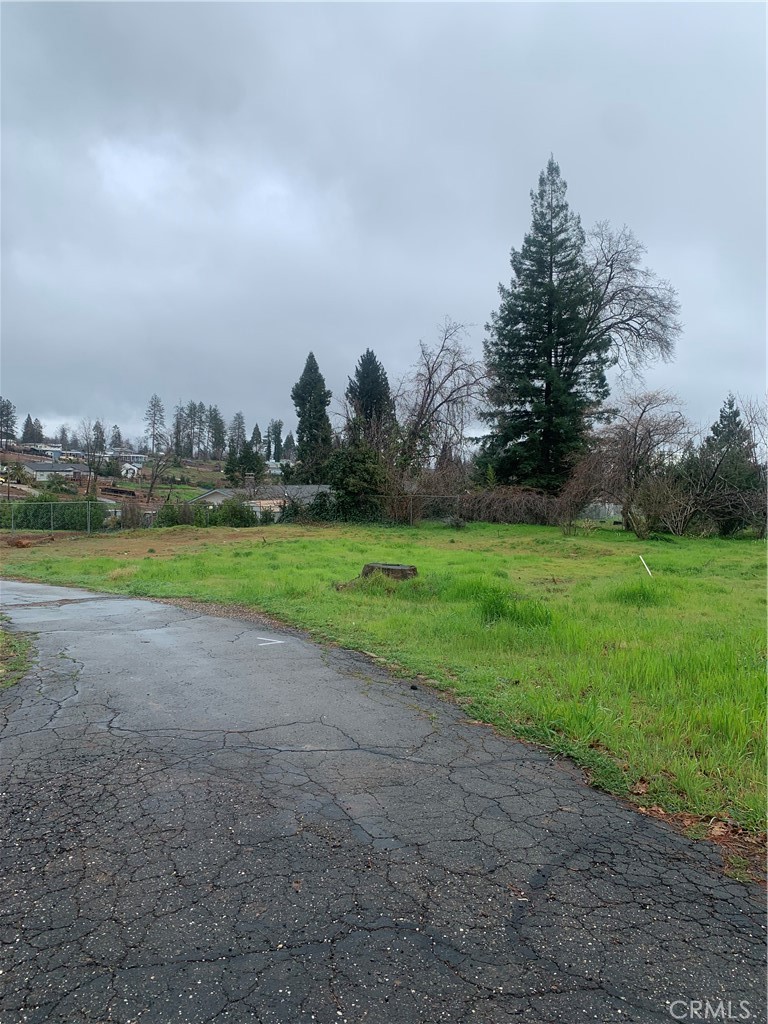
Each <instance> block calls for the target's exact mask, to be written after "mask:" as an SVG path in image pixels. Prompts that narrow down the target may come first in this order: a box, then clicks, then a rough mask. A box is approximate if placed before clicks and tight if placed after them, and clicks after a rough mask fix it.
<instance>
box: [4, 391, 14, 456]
mask: <svg viewBox="0 0 768 1024" xmlns="http://www.w3.org/2000/svg"><path fill="white" fill-rule="evenodd" d="M16 429H17V428H16V406H15V405H14V404H13V402H12V401H11V400H10V399H9V398H0V443H2V444H3V445H4V447H6V448H7V447H8V442H9V441H15V440H16Z"/></svg>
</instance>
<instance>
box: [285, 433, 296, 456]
mask: <svg viewBox="0 0 768 1024" xmlns="http://www.w3.org/2000/svg"><path fill="white" fill-rule="evenodd" d="M295 458H296V441H295V439H294V436H293V433H292V432H291V431H290V430H289V431H288V433H287V434H286V435H285V440H284V441H283V459H284V460H285V461H287V462H293V460H294V459H295Z"/></svg>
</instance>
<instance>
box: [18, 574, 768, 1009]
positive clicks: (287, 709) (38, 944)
mask: <svg viewBox="0 0 768 1024" xmlns="http://www.w3.org/2000/svg"><path fill="white" fill-rule="evenodd" d="M2 590H3V602H4V606H5V611H6V614H8V615H9V616H10V618H11V621H12V627H11V628H13V629H16V630H23V631H34V632H35V633H36V634H37V647H38V654H39V656H38V659H37V663H36V665H35V667H34V669H33V671H32V672H31V673H30V674H29V675H28V676H27V678H26V679H25V680H23V681H22V682H21V683H19V684H18V685H17V686H16V687H14V688H12V689H10V690H7V691H3V692H2V694H0V706H1V708H2V713H1V714H0V725H2V733H1V742H0V755H1V761H0V770H1V771H2V792H3V802H2V807H3V825H4V831H3V836H4V838H3V843H2V851H1V852H0V892H1V896H2V898H1V899H0V923H1V925H2V931H1V932H0V939H1V940H2V942H3V946H4V951H3V954H2V970H3V975H2V978H1V979H0V980H2V981H3V982H4V986H3V990H2V996H1V998H0V1019H1V1020H2V1022H3V1024H17V1022H18V1024H38V1022H39V1024H42V1022H54V1024H80V1022H84V1021H95V1022H99V1024H107V1022H110V1024H112V1022H116V1024H129V1022H142V1024H171V1022H181V1024H203V1022H217V1024H224V1022H233V1024H238V1022H249V1024H252V1022H258V1024H299V1022H304V1021H308V1022H309V1021H316V1022H318V1024H331V1022H345V1021H346V1022H350V1024H357V1022H368V1024H432V1022H435V1024H436V1022H439V1021H453V1022H469V1021H477V1022H481V1024H505V1022H508V1021H510V1022H511V1021H524V1022H536V1024H546V1022H567V1024H574V1022H579V1021H598V1022H601V1024H603V1022H609V1021H611V1022H612V1021H635V1022H646V1021H667V1022H668V1021H670V1020H673V1019H675V1017H674V1016H673V1015H672V1014H671V1013H670V1008H669V1004H670V1003H672V1004H673V1006H672V1009H673V1010H674V1012H675V1013H678V1014H679V1013H681V1012H684V1011H685V1003H686V1002H687V1001H688V1000H710V1002H711V1003H712V1004H713V1005H717V1003H718V1001H719V1000H723V1001H724V1003H725V1002H727V1001H728V1000H730V1001H731V1004H732V1005H731V1007H730V1009H731V1011H732V1013H733V1015H734V1016H733V1018H732V1019H745V1018H743V1017H742V1018H738V1017H737V1016H736V1015H737V1014H738V1013H739V1012H743V1009H740V1003H741V1001H742V1000H744V1001H746V1002H747V1003H748V1004H749V1012H750V1013H751V1017H750V1018H748V1019H750V1020H753V1021H764V1020H765V987H764V979H763V962H764V940H765V933H764V929H763V914H762V898H761V896H760V893H759V892H758V890H756V889H754V888H749V887H745V886H743V885H741V884H740V883H737V882H735V881H731V880H729V879H727V878H724V877H722V875H721V873H720V870H719V867H720V862H719V856H718V853H717V851H716V849H715V848H714V847H712V846H710V845H709V844H705V843H694V842H691V841H689V840H687V839H685V838H683V837H681V836H679V835H677V834H675V833H673V832H672V831H670V830H668V829H667V828H665V827H664V826H662V825H660V824H658V823H656V822H655V821H653V820H651V819H648V818H645V817H643V816H641V815H639V814H637V813H635V812H633V811H631V810H629V809H627V808H626V807H624V806H622V804H621V803H620V802H618V801H616V800H614V799H612V798H611V797H608V796H606V795H604V794H601V793H597V792H595V791H593V790H590V789H589V788H588V787H587V786H585V784H584V783H583V781H582V779H581V776H580V774H579V773H578V772H577V771H575V770H574V769H573V768H572V767H570V766H568V765H566V764H563V763H560V762H558V761H557V760H556V759H554V758H552V757H551V756H549V755H548V754H547V753H546V752H543V751H541V750H539V749H537V748H535V747H532V746H528V745H524V744H521V743H518V742H514V741H512V740H508V739H504V738H500V737H499V736H497V735H495V734H494V732H493V731H492V730H491V729H489V728H487V727H480V726H477V725H473V724H471V723H468V722H467V721H466V720H465V719H464V718H463V716H462V714H461V712H460V711H459V710H458V709H457V708H455V707H454V706H452V705H450V704H448V703H447V702H445V701H441V700H440V699H439V698H438V697H436V696H434V695H432V694H430V693H428V692H425V691H423V690H422V689H419V690H418V691H417V690H414V689H413V686H412V684H411V683H410V682H409V681H402V680H397V679H394V678H392V677H391V676H388V675H386V674H385V673H383V672H379V671H378V670H377V669H376V668H374V667H372V666H371V665H370V664H369V663H368V661H367V660H366V659H364V658H362V657H359V656H356V655H351V654H349V653H345V652H339V651H327V650H323V649H321V648H319V647H317V646H316V645H313V644H311V643H308V642H306V641H305V640H303V639H301V638H300V637H297V636H295V635H292V634H290V633H279V632H277V631H276V630H275V629H274V628H270V627H268V626H262V625H258V624H255V623H253V622H246V621H242V620H236V619H226V618H214V617H211V616H207V615H201V614H196V613H194V612H191V611H188V610H184V609H181V608H177V607H173V606H169V605H165V604H159V603H154V602H149V601H139V600H129V599H124V598H116V597H108V596H105V595H99V594H93V593H88V592H86V591H77V590H70V589H63V588H56V587H45V586H38V585H34V584H24V583H11V582H6V581H4V582H3V585H2ZM272 641H279V642H272ZM680 1000H682V1001H683V1002H677V1001H680ZM726 1008H728V1007H726ZM702 1012H703V1011H702ZM678 1019H679V1018H678ZM685 1019H689V1018H688V1017H686V1018H685ZM694 1019H697V1018H694ZM698 1019H703V1018H698ZM721 1019H723V1018H722V1017H721Z"/></svg>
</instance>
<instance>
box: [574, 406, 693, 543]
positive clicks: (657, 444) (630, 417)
mask: <svg viewBox="0 0 768 1024" xmlns="http://www.w3.org/2000/svg"><path fill="white" fill-rule="evenodd" d="M679 405H680V402H679V399H678V398H677V397H676V396H675V395H673V394H670V392H668V391H644V392H641V393H640V394H624V395H623V396H622V398H621V401H620V405H619V408H618V410H617V411H616V414H615V417H614V419H613V420H612V422H611V423H610V424H608V425H607V426H605V427H603V429H602V430H601V431H600V432H599V433H598V434H597V438H596V442H597V443H596V453H595V456H596V461H595V456H592V464H593V466H594V467H595V468H596V469H597V468H599V472H600V476H601V479H602V486H603V492H604V494H605V496H606V497H607V498H611V499H613V500H614V501H615V502H617V504H619V505H621V516H622V519H623V521H624V529H630V530H634V531H635V532H636V533H637V532H638V531H640V532H643V530H644V526H643V523H642V521H641V519H640V518H639V517H638V514H637V509H636V500H637V495H638V493H639V491H640V489H641V487H642V486H643V484H644V483H645V481H646V480H647V479H648V478H649V477H650V476H652V475H653V474H654V473H655V471H656V470H657V469H658V468H659V467H660V466H661V465H662V464H663V463H664V461H665V460H668V459H670V458H674V457H675V456H676V455H678V454H679V453H680V452H681V451H682V450H683V448H684V446H685V444H686V443H687V442H688V441H689V440H690V428H689V425H688V422H687V420H686V418H685V416H684V415H683V413H682V412H681V411H680V409H679Z"/></svg>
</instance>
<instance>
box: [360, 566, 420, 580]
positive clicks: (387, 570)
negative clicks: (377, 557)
mask: <svg viewBox="0 0 768 1024" xmlns="http://www.w3.org/2000/svg"><path fill="white" fill-rule="evenodd" d="M372 572H382V573H384V575H385V576H391V577H392V579H393V580H409V579H410V578H411V577H412V576H418V572H417V570H416V566H415V565H390V564H389V563H388V562H368V563H367V564H366V565H364V566H363V571H362V573H361V575H362V576H370V575H371V573H372Z"/></svg>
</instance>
